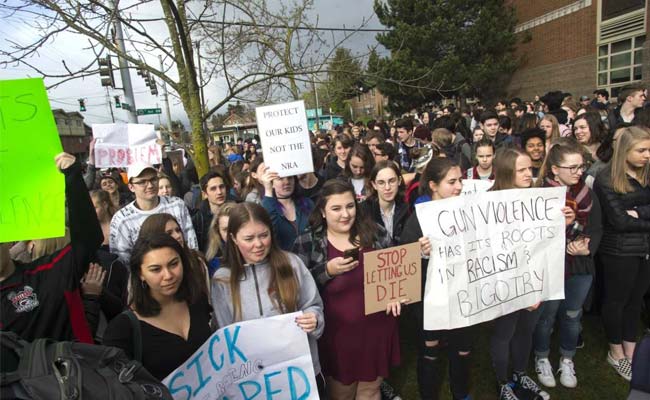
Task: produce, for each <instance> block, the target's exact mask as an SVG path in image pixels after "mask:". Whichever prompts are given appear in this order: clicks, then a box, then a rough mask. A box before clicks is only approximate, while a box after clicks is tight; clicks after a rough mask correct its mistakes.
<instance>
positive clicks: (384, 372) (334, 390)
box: [293, 179, 408, 400]
mask: <svg viewBox="0 0 650 400" xmlns="http://www.w3.org/2000/svg"><path fill="white" fill-rule="evenodd" d="M390 243H391V240H390V237H389V236H388V235H387V233H386V231H385V230H384V229H383V228H381V227H380V226H379V225H378V224H376V223H373V222H372V220H371V219H369V218H368V217H366V216H365V215H363V213H362V212H361V211H360V208H359V207H358V205H357V203H356V201H355V192H354V188H353V187H352V185H351V184H350V183H349V182H345V181H343V180H340V179H333V180H330V181H328V182H326V183H325V185H323V188H322V192H321V196H320V199H319V201H318V203H317V204H316V208H315V209H314V211H313V213H312V215H311V217H310V229H308V230H307V231H306V232H305V233H303V234H302V235H300V236H299V237H298V239H297V240H296V243H295V245H294V249H293V252H294V253H296V254H298V255H299V257H300V258H301V259H302V260H303V262H304V263H305V265H307V268H308V269H309V270H310V271H311V273H312V275H313V276H314V278H315V280H316V283H317V284H318V286H319V289H320V293H321V297H322V298H323V304H324V313H325V331H324V332H323V336H322V337H321V338H320V340H319V350H320V351H319V353H320V355H321V366H322V368H323V373H324V374H325V376H326V379H327V384H328V388H329V395H330V397H329V398H330V399H332V400H340V399H345V400H348V399H350V400H353V399H360V400H371V399H372V400H375V399H379V398H380V393H379V391H380V389H379V388H380V385H381V382H382V380H383V379H384V378H386V377H388V373H389V371H390V368H391V367H392V366H395V365H397V364H399V362H400V344H399V329H398V324H397V318H396V317H397V316H399V315H400V311H401V304H403V303H404V302H406V301H408V299H402V301H401V302H400V301H395V302H392V303H390V304H388V306H387V308H386V312H385V313H384V312H380V313H375V314H371V315H365V308H364V294H363V279H364V274H363V263H364V254H365V253H366V252H368V251H372V250H377V249H382V248H386V247H390Z"/></svg>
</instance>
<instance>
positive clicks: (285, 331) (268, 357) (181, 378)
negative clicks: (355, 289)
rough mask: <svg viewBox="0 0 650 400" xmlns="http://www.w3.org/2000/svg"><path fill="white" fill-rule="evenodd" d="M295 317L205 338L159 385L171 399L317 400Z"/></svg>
mask: <svg viewBox="0 0 650 400" xmlns="http://www.w3.org/2000/svg"><path fill="white" fill-rule="evenodd" d="M299 314H300V313H292V314H284V315H278V316H275V317H271V318H265V319H256V320H251V321H245V322H240V323H237V324H232V325H229V326H227V327H225V328H221V329H219V330H218V331H216V332H215V333H213V334H212V336H210V339H208V340H207V341H206V342H205V344H203V346H201V347H200V348H199V349H198V350H197V351H196V352H195V353H194V354H193V355H192V357H190V358H189V359H188V360H187V361H186V362H185V363H184V364H183V365H181V366H180V367H178V368H177V369H176V370H175V371H174V372H172V373H171V374H170V375H169V376H168V377H167V378H165V379H164V380H163V383H164V384H165V386H167V387H168V388H169V391H170V392H171V394H172V395H173V396H174V399H201V400H213V399H214V400H216V399H223V400H234V399H241V400H266V399H271V398H273V399H275V400H311V399H318V389H317V387H316V381H315V378H314V368H313V364H312V361H311V354H310V352H309V343H308V341H307V335H306V334H305V333H304V332H303V331H302V330H301V329H300V328H299V327H298V326H297V325H296V323H295V321H294V320H295V318H296V316H298V315H299Z"/></svg>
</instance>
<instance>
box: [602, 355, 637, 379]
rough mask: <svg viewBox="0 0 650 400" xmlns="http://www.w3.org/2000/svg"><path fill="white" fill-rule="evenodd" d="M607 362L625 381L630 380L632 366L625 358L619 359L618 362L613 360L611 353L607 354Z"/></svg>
mask: <svg viewBox="0 0 650 400" xmlns="http://www.w3.org/2000/svg"><path fill="white" fill-rule="evenodd" d="M607 362H608V363H609V365H611V366H612V367H614V369H615V370H616V372H618V374H619V375H620V376H622V377H623V379H625V380H626V381H631V380H632V364H631V363H630V360H628V359H627V358H621V359H620V360H614V357H612V353H610V352H607Z"/></svg>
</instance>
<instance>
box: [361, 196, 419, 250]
mask: <svg viewBox="0 0 650 400" xmlns="http://www.w3.org/2000/svg"><path fill="white" fill-rule="evenodd" d="M360 205H361V208H362V209H363V211H364V212H365V213H366V214H367V215H369V216H370V217H371V218H372V219H373V221H375V222H376V223H378V224H379V225H381V226H383V227H384V228H386V226H385V225H384V220H383V219H382V218H381V210H380V209H379V199H377V197H375V196H373V197H369V198H368V199H366V201H364V202H362V203H361V204H360ZM408 211H409V207H408V204H406V203H404V202H403V201H397V202H395V212H394V213H393V237H392V240H393V245H398V244H400V238H401V236H402V230H403V229H404V224H406V220H407V218H408V217H409V212H408Z"/></svg>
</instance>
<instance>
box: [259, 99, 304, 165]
mask: <svg viewBox="0 0 650 400" xmlns="http://www.w3.org/2000/svg"><path fill="white" fill-rule="evenodd" d="M255 114H256V116H257V129H258V131H259V134H260V139H261V140H262V153H263V154H264V164H266V166H267V167H269V168H270V170H271V171H273V172H277V173H278V174H279V175H280V177H284V176H292V175H298V174H306V173H308V172H314V163H313V161H312V158H311V142H310V141H309V128H308V127H307V115H306V113H305V102H304V101H302V100H301V101H294V102H291V103H284V104H275V105H272V106H264V107H257V108H256V109H255Z"/></svg>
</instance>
